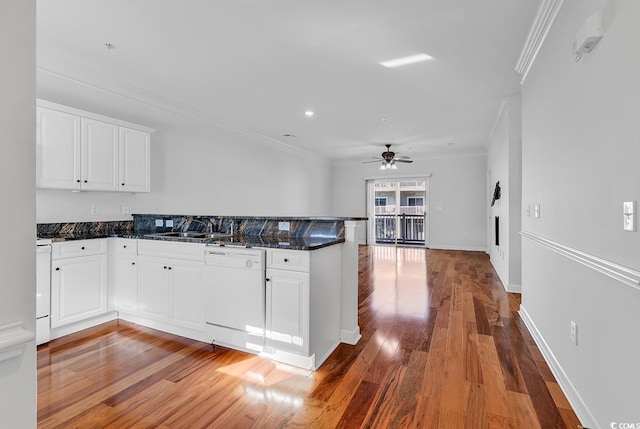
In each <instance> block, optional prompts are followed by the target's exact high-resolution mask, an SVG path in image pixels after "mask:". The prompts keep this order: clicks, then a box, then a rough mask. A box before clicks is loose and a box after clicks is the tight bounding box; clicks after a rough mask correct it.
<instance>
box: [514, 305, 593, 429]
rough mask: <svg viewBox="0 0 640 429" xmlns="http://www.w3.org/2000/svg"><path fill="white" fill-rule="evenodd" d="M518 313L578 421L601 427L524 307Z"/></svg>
mask: <svg viewBox="0 0 640 429" xmlns="http://www.w3.org/2000/svg"><path fill="white" fill-rule="evenodd" d="M518 313H519V314H520V317H521V318H522V321H523V322H524V324H525V325H526V326H527V329H528V330H529V333H530V334H531V336H532V337H533V339H534V341H535V342H536V345H537V346H538V348H539V349H540V351H541V352H542V355H543V356H544V360H545V361H546V362H547V364H548V365H549V368H550V369H551V372H552V373H553V376H554V377H555V378H556V381H557V382H558V384H559V385H560V388H561V389H562V391H563V392H564V394H565V396H566V397H567V400H568V401H569V403H570V404H571V407H572V408H573V411H574V412H575V413H576V416H578V419H579V420H580V423H581V424H582V425H583V426H585V427H590V428H594V429H601V426H600V425H598V423H597V422H596V419H595V418H594V417H593V414H592V413H591V411H590V410H589V408H588V407H587V404H585V402H584V401H583V400H582V397H581V396H580V394H579V393H578V390H577V389H576V388H575V386H574V385H573V383H571V380H569V377H568V376H567V373H566V372H565V371H564V370H563V369H562V366H560V362H558V360H557V359H556V357H555V355H554V354H553V352H552V351H551V349H550V348H549V345H548V344H547V342H546V341H545V340H544V338H543V337H542V334H540V331H539V330H538V328H537V327H536V325H535V323H534V322H533V320H532V319H531V317H530V316H529V313H527V310H526V308H524V307H523V306H520V311H519V312H518Z"/></svg>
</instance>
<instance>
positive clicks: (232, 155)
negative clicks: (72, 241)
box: [36, 71, 332, 223]
mask: <svg viewBox="0 0 640 429" xmlns="http://www.w3.org/2000/svg"><path fill="white" fill-rule="evenodd" d="M38 97H40V98H43V99H45V100H49V101H53V102H56V103H60V104H64V105H68V106H71V107H75V108H78V109H82V110H87V111H90V112H95V113H99V114H103V115H106V116H111V117H114V118H117V119H123V120H127V121H129V122H133V123H140V124H141V125H146V126H150V127H153V128H156V129H157V131H156V132H155V133H154V134H152V136H151V193H148V194H132V195H127V194H119V193H113V192H79V193H72V192H69V191H56V190H45V189H42V190H38V191H37V193H36V196H37V221H38V222H39V223H48V222H80V221H84V222H87V221H98V220H126V219H131V217H130V216H128V215H122V214H121V205H122V204H128V205H129V208H130V211H131V213H171V214H203V215H206V214H210V215H236V216H259V215H265V216H268V215H273V216H327V215H330V214H331V211H332V197H331V191H332V186H331V184H332V177H331V174H332V170H331V164H330V163H329V162H327V161H326V160H324V159H322V158H318V157H313V156H309V155H306V154H304V153H302V152H300V151H297V150H295V149H294V148H289V147H285V146H282V145H280V144H278V143H276V142H273V141H269V140H267V139H265V138H263V137H260V136H257V135H255V134H252V133H250V132H247V131H244V130H239V129H236V128H234V127H231V126H227V125H225V124H222V125H221V124H216V123H214V122H213V121H208V120H206V119H203V118H202V117H200V118H198V117H195V116H194V117H188V116H185V115H181V114H177V113H175V112H173V111H170V110H167V109H165V108H163V107H162V106H159V105H152V104H148V103H147V102H146V101H145V102H140V101H136V100H134V99H131V98H129V97H126V96H122V95H119V94H117V93H114V92H113V91H109V90H104V89H101V88H98V87H95V86H91V85H84V84H81V83H78V82H76V81H73V80H71V79H65V78H63V77H60V76H56V75H51V74H49V73H46V72H43V71H40V72H39V73H38ZM177 107H179V106H177ZM92 204H95V205H97V206H98V209H99V214H98V215H97V216H91V211H90V207H91V205H92Z"/></svg>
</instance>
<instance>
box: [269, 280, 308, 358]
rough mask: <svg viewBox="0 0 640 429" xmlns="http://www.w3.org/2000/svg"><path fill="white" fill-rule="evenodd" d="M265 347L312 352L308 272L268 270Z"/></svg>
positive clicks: (295, 351)
mask: <svg viewBox="0 0 640 429" xmlns="http://www.w3.org/2000/svg"><path fill="white" fill-rule="evenodd" d="M265 349H266V350H267V351H268V352H269V351H275V350H281V351H286V352H292V353H296V354H303V355H308V353H309V273H304V272H296V271H286V270H274V269H267V281H266V338H265Z"/></svg>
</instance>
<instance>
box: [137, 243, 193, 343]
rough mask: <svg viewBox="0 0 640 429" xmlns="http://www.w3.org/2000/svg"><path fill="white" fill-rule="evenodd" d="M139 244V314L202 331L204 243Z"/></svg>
mask: <svg viewBox="0 0 640 429" xmlns="http://www.w3.org/2000/svg"><path fill="white" fill-rule="evenodd" d="M138 244H139V246H138V316H139V317H142V318H146V319H151V320H155V321H159V322H166V323H168V324H170V325H173V326H177V327H183V328H188V329H191V330H194V331H202V330H203V328H204V320H203V316H202V314H203V312H202V271H203V265H204V244H196V243H178V242H164V241H156V240H139V243H138ZM181 335H185V334H184V333H182V334H181Z"/></svg>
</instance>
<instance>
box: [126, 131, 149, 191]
mask: <svg viewBox="0 0 640 429" xmlns="http://www.w3.org/2000/svg"><path fill="white" fill-rule="evenodd" d="M119 141H120V146H119V149H120V182H119V183H120V185H119V190H120V191H123V192H149V191H150V190H151V183H150V180H149V178H150V177H151V174H150V168H149V167H150V164H149V159H150V157H149V154H150V150H151V136H150V134H149V133H147V132H144V131H138V130H134V129H131V128H125V127H120V139H119Z"/></svg>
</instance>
